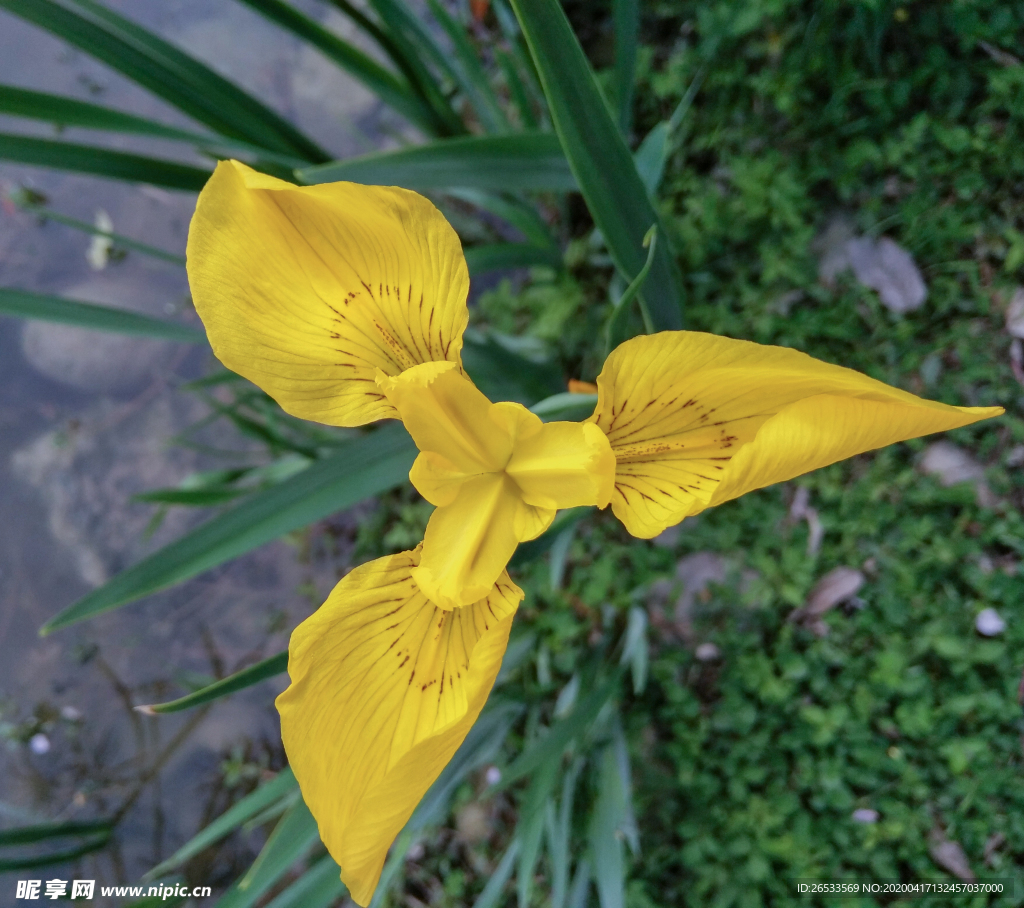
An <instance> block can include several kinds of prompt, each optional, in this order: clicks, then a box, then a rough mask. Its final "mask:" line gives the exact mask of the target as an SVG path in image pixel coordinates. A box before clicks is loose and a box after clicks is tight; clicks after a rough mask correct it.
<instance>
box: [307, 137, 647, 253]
mask: <svg viewBox="0 0 1024 908" xmlns="http://www.w3.org/2000/svg"><path fill="white" fill-rule="evenodd" d="M296 176H297V177H298V179H299V181H300V182H303V183H332V182H334V181H335V180H349V181H351V182H353V183H369V184H380V185H386V186H404V187H405V188H407V189H445V188H447V187H450V186H452V187H470V188H473V189H489V190H493V191H498V192H505V191H507V192H515V191H518V190H530V189H533V190H548V191H552V192H568V191H571V190H574V189H575V188H576V179H575V177H574V176H573V174H572V171H571V170H570V168H569V162H568V161H566V159H565V155H564V154H563V153H562V149H561V147H560V145H559V143H558V137H557V136H555V135H552V134H551V133H544V132H527V133H517V134H515V135H501V136H465V137H460V138H456V139H442V140H440V141H437V142H430V143H428V144H426V145H419V146H417V147H415V148H404V149H401V150H399V151H386V152H380V153H377V154H370V155H363V156H361V157H358V158H349V159H348V160H345V161H332V162H331V163H330V164H322V165H319V166H317V167H307V168H305V169H304V170H299V171H298V172H297V173H296ZM650 226H651V222H650V221H648V223H647V227H650ZM647 227H645V228H644V230H646V229H647ZM640 236H641V238H642V237H643V231H641V234H640ZM640 264H643V263H642V262H641V263H640ZM636 270H637V271H639V270H640V266H639V265H638V266H637V268H636ZM634 273H635V272H634Z"/></svg>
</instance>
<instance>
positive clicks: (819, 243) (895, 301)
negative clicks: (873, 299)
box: [814, 216, 928, 313]
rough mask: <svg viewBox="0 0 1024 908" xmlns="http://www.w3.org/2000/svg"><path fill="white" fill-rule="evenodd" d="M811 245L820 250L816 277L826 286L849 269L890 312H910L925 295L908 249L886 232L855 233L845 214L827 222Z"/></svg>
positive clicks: (832, 283)
mask: <svg viewBox="0 0 1024 908" xmlns="http://www.w3.org/2000/svg"><path fill="white" fill-rule="evenodd" d="M814 248H816V249H817V251H818V253H819V260H818V279H819V280H820V281H821V282H822V283H823V284H825V286H827V287H832V286H834V285H835V281H836V278H837V277H838V276H839V275H840V274H841V273H842V272H844V271H847V270H849V269H852V270H853V276H854V277H855V278H856V279H857V282H858V283H860V284H862V285H863V286H865V287H870V288H871V289H872V290H874V291H876V292H877V293H878V297H879V299H880V300H881V301H882V305H883V306H885V307H886V308H887V309H889V310H890V311H891V312H899V313H903V312H912V311H913V310H914V309H919V308H921V306H922V305H924V301H925V300H926V299H927V298H928V288H927V287H926V286H925V283H924V278H923V277H922V276H921V271H920V269H919V268H918V267H917V264H916V263H915V262H914V259H913V257H912V256H911V255H910V253H909V252H907V251H906V250H905V249H904V248H903V247H902V246H900V245H899V243H897V242H895V241H894V240H891V239H890V238H889V237H887V236H883V237H882V238H881V239H879V240H875V239H873V238H872V237H869V236H856V235H855V234H854V232H853V227H852V225H851V223H850V221H849V219H848V218H846V217H844V216H839V217H835V218H833V219H832V220H831V221H830V222H829V223H828V225H827V226H826V228H825V230H824V231H822V233H821V234H819V236H818V238H817V239H816V240H815V243H814Z"/></svg>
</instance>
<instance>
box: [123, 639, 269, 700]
mask: <svg viewBox="0 0 1024 908" xmlns="http://www.w3.org/2000/svg"><path fill="white" fill-rule="evenodd" d="M287 670H288V651H287V650H285V651H284V652H281V653H278V654H277V655H276V656H271V657H270V658H269V659H264V660H263V661H262V662H257V663H256V664H255V665H250V666H249V667H248V668H243V669H242V670H241V671H239V672H235V673H234V674H233V675H229V676H228V677H227V678H221V680H220V681H217V682H215V683H213V684H209V685H207V686H206V687H204V688H201V689H200V690H197V691H194V692H193V693H191V694H189V695H188V696H186V697H179V698H178V699H177V700H170V701H168V702H167V703H151V704H149V705H148V706H136V707H135V708H136V709H137V710H139V712H143V713H146V714H147V715H150V716H152V715H156V714H158V713H176V712H178V711H179V710H182V709H191V708H192V707H193V706H200V705H201V704H203V703H209V702H210V701H212V700H219V699H220V698H221V697H226V696H227V695H228V694H233V693H235V691H239V690H244V689H245V688H247V687H252V686H253V685H254V684H259V683H260V681H265V680H266V679H267V678H273V677H275V676H276V675H280V674H282V673H283V672H285V671H287Z"/></svg>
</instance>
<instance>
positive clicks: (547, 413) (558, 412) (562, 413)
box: [530, 391, 597, 422]
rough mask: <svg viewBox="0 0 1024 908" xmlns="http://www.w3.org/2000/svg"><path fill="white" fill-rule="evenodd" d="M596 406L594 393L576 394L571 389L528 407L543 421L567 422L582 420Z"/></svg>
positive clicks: (588, 415)
mask: <svg viewBox="0 0 1024 908" xmlns="http://www.w3.org/2000/svg"><path fill="white" fill-rule="evenodd" d="M596 406H597V395H596V394H576V393H575V392H573V391H560V392H559V393H558V394H552V395H551V396H550V397H545V398H544V400H542V401H538V402H537V403H535V404H534V405H533V406H532V407H530V412H531V413H536V414H537V415H538V416H539V417H540V418H541V419H543V420H544V422H553V421H555V420H568V421H569V422H583V420H585V419H587V418H588V417H590V415H591V414H592V413H593V412H594V408H595V407H596Z"/></svg>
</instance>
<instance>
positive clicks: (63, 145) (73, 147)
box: [0, 0, 210, 192]
mask: <svg viewBox="0 0 1024 908" xmlns="http://www.w3.org/2000/svg"><path fill="white" fill-rule="evenodd" d="M4 2H5V0H0V5H2V4H3V3H4ZM0 158H3V159H6V160H8V161H17V162H19V163H21V164H31V165H33V166H34V167H51V168H56V169H58V170H72V171H75V172H77V173H91V174H94V175H95V176H99V177H109V178H110V179H112V180H128V181H130V182H134V183H149V184H150V185H151V186H162V187H164V188H165V189H181V190H185V191H187V192H199V190H200V189H202V188H203V186H205V185H206V181H207V180H208V179H209V178H210V171H208V170H202V169H201V168H199V167H192V166H190V165H188V164H179V163H177V162H176V161H162V160H160V159H158V158H147V157H145V156H144V155H138V154H129V153H128V152H125V151H111V150H110V149H109V148H96V147H94V146H92V145H79V144H77V143H75V142H62V141H59V140H58V139H36V138H33V137H31V136H15V135H11V134H10V133H0Z"/></svg>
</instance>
